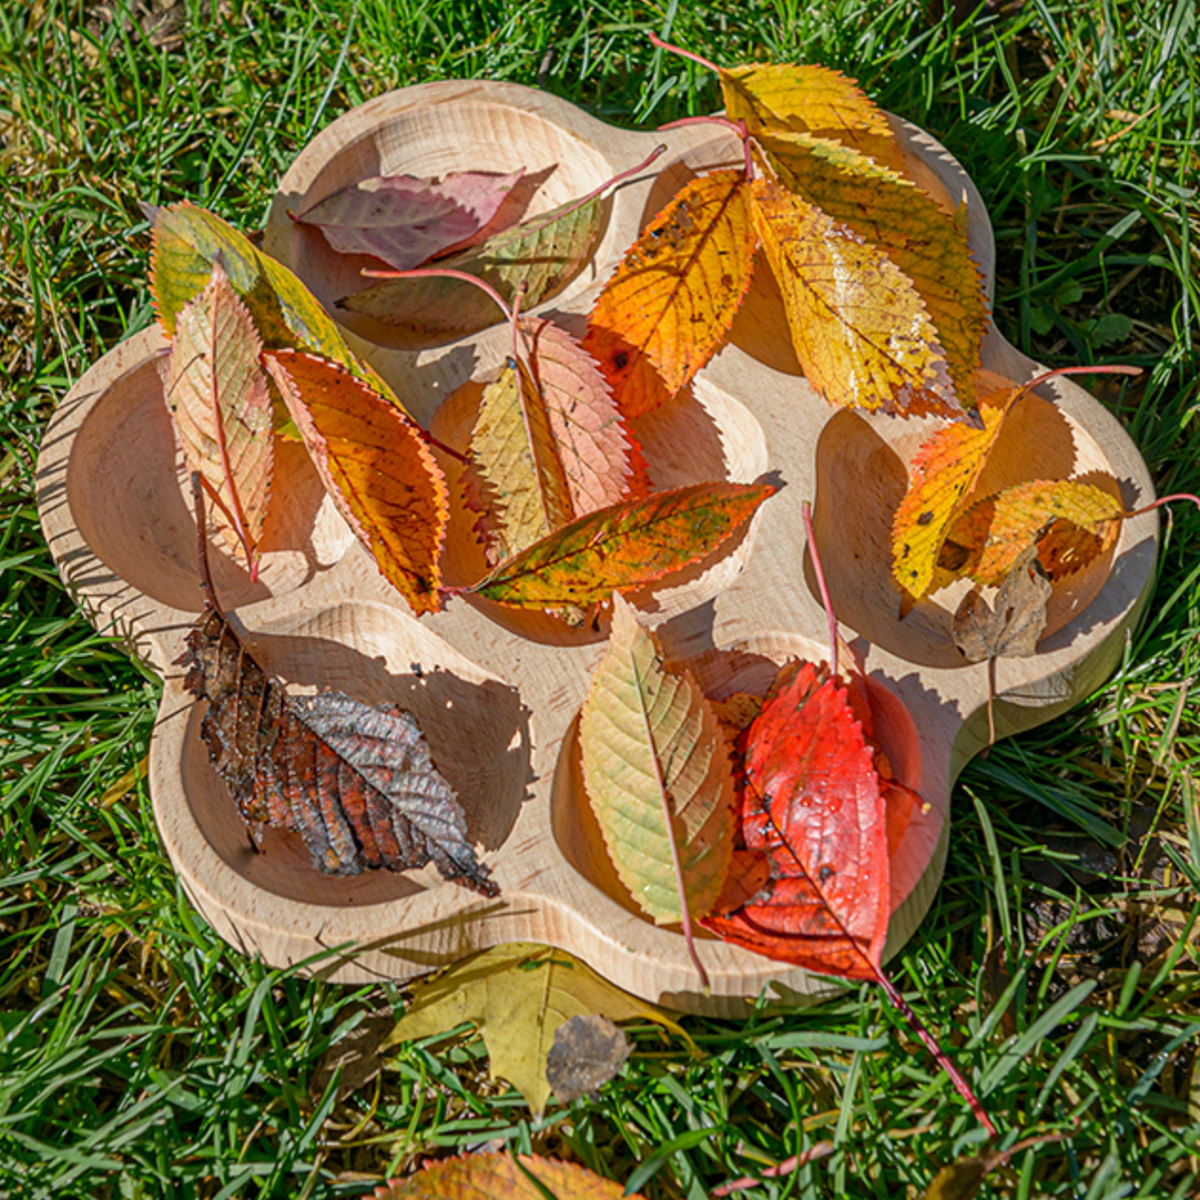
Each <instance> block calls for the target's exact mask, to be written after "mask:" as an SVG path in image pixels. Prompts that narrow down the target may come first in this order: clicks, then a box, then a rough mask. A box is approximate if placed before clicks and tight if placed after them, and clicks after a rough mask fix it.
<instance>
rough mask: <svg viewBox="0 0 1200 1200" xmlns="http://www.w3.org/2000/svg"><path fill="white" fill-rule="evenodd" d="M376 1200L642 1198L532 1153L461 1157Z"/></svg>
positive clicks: (399, 1183) (400, 1182)
mask: <svg viewBox="0 0 1200 1200" xmlns="http://www.w3.org/2000/svg"><path fill="white" fill-rule="evenodd" d="M374 1197H375V1200H547V1197H552V1200H643V1197H642V1195H641V1194H640V1193H635V1194H633V1195H629V1196H627V1195H626V1193H625V1189H624V1187H622V1186H621V1184H619V1183H614V1182H613V1181H612V1180H611V1179H604V1178H602V1177H601V1176H599V1175H596V1174H593V1173H592V1172H591V1171H589V1170H588V1169H587V1168H586V1167H581V1166H579V1164H578V1163H567V1162H559V1161H557V1160H556V1159H552V1158H539V1157H538V1156H537V1155H534V1154H520V1155H509V1154H464V1155H462V1156H460V1157H458V1158H444V1159H441V1160H440V1161H438V1162H431V1163H428V1164H426V1165H425V1166H424V1167H422V1168H421V1170H419V1171H417V1172H416V1174H414V1175H408V1176H406V1177H405V1178H403V1179H392V1180H390V1181H389V1182H388V1184H387V1186H386V1187H380V1188H376V1189H375V1192H374Z"/></svg>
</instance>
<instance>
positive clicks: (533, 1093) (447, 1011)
mask: <svg viewBox="0 0 1200 1200" xmlns="http://www.w3.org/2000/svg"><path fill="white" fill-rule="evenodd" d="M589 1013H600V1014H601V1015H603V1016H606V1017H609V1018H610V1019H611V1020H614V1021H629V1020H638V1019H641V1020H649V1021H654V1022H656V1023H657V1024H659V1025H661V1026H663V1028H665V1029H668V1030H670V1031H671V1032H672V1033H674V1034H677V1035H678V1036H680V1037H682V1038H684V1039H685V1040H688V1038H687V1035H686V1034H685V1033H684V1032H683V1030H682V1029H681V1028H680V1027H679V1025H677V1024H676V1023H675V1021H674V1020H673V1019H672V1018H671V1017H670V1016H668V1015H667V1014H666V1013H665V1012H664V1011H663V1010H662V1009H660V1008H657V1007H655V1006H654V1005H653V1004H647V1003H646V1002H645V1001H642V1000H639V999H637V998H636V997H635V996H630V995H629V994H628V993H626V992H623V991H621V990H620V989H619V988H617V987H614V986H613V985H612V984H611V983H608V982H606V981H605V980H603V979H601V978H600V976H599V975H597V974H596V973H595V972H594V971H593V970H592V969H591V968H590V967H588V966H585V965H584V964H583V963H582V962H580V961H579V959H577V958H575V957H574V956H573V955H571V954H568V953H567V952H566V951H565V950H556V949H554V948H553V947H551V946H541V945H538V944H537V943H535V942H510V943H508V944H506V945H503V946H496V947H495V948H494V949H491V950H485V951H484V952H483V953H482V954H476V955H474V956H472V957H471V958H467V959H463V960H462V961H461V962H458V963H455V964H454V965H453V966H451V967H448V968H447V969H446V970H445V971H442V972H441V973H440V974H439V975H435V976H433V977H431V978H429V979H424V980H421V981H420V982H419V983H417V984H416V985H415V987H414V989H413V1000H412V1003H411V1004H410V1005H409V1008H408V1011H407V1012H406V1013H405V1014H404V1016H403V1017H401V1018H400V1020H399V1021H398V1022H397V1023H396V1028H395V1031H394V1032H393V1033H392V1035H391V1037H389V1038H388V1040H387V1042H386V1043H385V1046H395V1045H396V1044H398V1043H399V1042H410V1041H416V1040H417V1039H418V1038H427V1037H433V1036H435V1035H436V1034H440V1033H448V1032H449V1031H450V1030H452V1029H454V1028H456V1027H457V1026H459V1025H462V1024H463V1023H464V1022H468V1021H469V1022H471V1023H472V1024H473V1025H475V1027H476V1028H477V1029H478V1030H479V1032H480V1033H481V1034H482V1035H483V1041H484V1045H485V1046H486V1047H487V1051H488V1057H489V1059H490V1063H491V1073H492V1076H493V1078H495V1077H497V1076H500V1077H502V1078H504V1079H507V1080H508V1082H509V1083H511V1084H512V1085H513V1087H515V1088H516V1089H517V1091H519V1092H520V1093H521V1095H522V1096H524V1097H525V1100H526V1102H527V1103H528V1104H529V1107H530V1109H531V1110H532V1111H533V1115H534V1116H535V1117H540V1116H541V1115H542V1113H543V1111H544V1110H545V1107H546V1101H547V1100H548V1099H549V1097H550V1083H549V1081H548V1080H547V1078H546V1055H547V1054H548V1053H549V1051H550V1047H551V1046H552V1045H553V1043H554V1034H555V1031H556V1030H557V1029H558V1027H559V1026H560V1025H562V1024H563V1023H564V1022H566V1021H568V1020H570V1019H571V1018H572V1017H577V1016H586V1015H587V1014H589Z"/></svg>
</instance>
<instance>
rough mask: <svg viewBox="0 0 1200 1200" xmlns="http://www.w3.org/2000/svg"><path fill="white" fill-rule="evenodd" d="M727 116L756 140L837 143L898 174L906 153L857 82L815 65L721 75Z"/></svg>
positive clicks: (756, 67) (755, 66) (761, 66)
mask: <svg viewBox="0 0 1200 1200" xmlns="http://www.w3.org/2000/svg"><path fill="white" fill-rule="evenodd" d="M720 78H721V91H722V94H723V95H724V97H725V113H726V115H727V116H728V117H729V118H730V120H733V121H737V120H744V121H745V122H746V126H747V128H748V129H749V131H750V132H751V133H752V134H754V136H755V137H763V136H767V135H771V134H778V133H783V132H785V131H790V132H795V133H808V134H813V135H815V136H818V137H826V138H834V139H836V140H837V141H839V142H841V143H843V144H844V145H847V146H850V147H852V148H854V149H855V150H857V151H858V153H860V154H864V155H869V156H870V157H872V158H874V159H876V160H877V161H878V162H880V163H881V164H882V165H884V166H886V167H888V168H890V169H891V170H893V171H896V172H901V173H902V172H903V171H904V153H903V151H902V150H901V149H900V146H899V145H898V144H897V142H896V139H895V136H894V135H893V133H892V130H891V126H890V125H889V124H888V121H887V117H886V116H885V114H884V113H883V112H882V111H881V110H880V109H879V108H878V107H877V106H876V105H875V104H874V103H873V102H872V101H871V100H869V99H868V98H867V96H866V94H865V93H864V92H863V91H862V90H861V89H860V88H859V87H858V85H857V84H856V83H855V81H854V80H853V79H850V78H848V77H847V76H845V75H843V74H842V73H841V72H840V71H834V70H831V69H830V68H828V67H819V66H815V65H804V66H795V65H793V64H790V63H775V64H771V63H750V64H747V65H744V66H739V67H730V68H729V69H728V70H720Z"/></svg>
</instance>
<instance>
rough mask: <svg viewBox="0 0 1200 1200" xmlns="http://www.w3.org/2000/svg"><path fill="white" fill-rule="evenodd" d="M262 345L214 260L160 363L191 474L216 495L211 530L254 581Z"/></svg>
mask: <svg viewBox="0 0 1200 1200" xmlns="http://www.w3.org/2000/svg"><path fill="white" fill-rule="evenodd" d="M261 350H262V343H261V341H260V340H259V337H258V333H257V332H256V331H255V328H254V323H253V322H252V321H251V319H250V314H249V312H247V310H246V306H245V305H244V304H242V302H241V301H240V300H239V299H238V298H237V295H236V293H235V292H234V290H233V288H231V287H230V286H229V279H228V277H227V276H226V274H225V270H224V268H223V267H222V266H221V264H220V262H219V261H218V262H216V263H214V264H213V268H212V274H211V277H210V279H209V282H208V284H207V285H206V287H205V289H204V291H203V292H201V293H200V294H199V295H198V296H196V297H195V298H194V299H192V300H189V301H188V302H187V303H186V304H185V305H184V306H183V308H182V310H181V311H180V313H179V319H178V321H177V323H176V326H175V340H174V342H173V343H172V345H171V353H170V356H169V357H168V358H166V359H164V360H162V362H161V364H160V367H161V373H162V376H163V396H164V397H165V399H166V401H167V405H168V407H169V408H170V409H171V413H172V415H173V416H174V423H175V430H176V433H177V434H178V437H179V444H180V447H181V449H182V451H183V459H184V463H185V464H186V466H187V469H188V471H189V473H190V472H192V471H198V472H199V473H200V474H201V475H202V476H203V478H204V479H205V481H206V482H207V484H208V486H209V489H210V491H211V493H212V494H213V495H214V496H215V497H216V498H217V500H218V506H219V511H220V512H221V514H222V517H223V519H222V520H219V521H218V522H217V526H216V527H217V530H218V532H219V534H220V535H221V538H222V540H223V541H224V542H225V543H226V545H227V546H229V547H230V549H237V548H239V547H240V548H242V549H243V550H244V552H245V555H246V562H247V565H248V566H249V568H250V574H251V577H252V578H256V577H257V574H258V570H257V559H256V556H255V547H256V546H257V545H258V542H259V539H260V538H261V537H262V530H263V522H264V521H265V520H266V515H267V501H268V500H269V498H270V494H271V471H272V467H273V462H274V453H273V444H272V435H271V397H270V393H269V391H268V389H267V379H266V376H265V375H264V374H263V371H262V368H261V366H260V365H259V354H260V353H261Z"/></svg>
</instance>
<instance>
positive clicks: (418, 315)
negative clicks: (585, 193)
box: [338, 196, 604, 336]
mask: <svg viewBox="0 0 1200 1200" xmlns="http://www.w3.org/2000/svg"><path fill="white" fill-rule="evenodd" d="M603 212H604V206H603V201H602V200H601V199H600V197H599V196H594V197H592V198H591V199H588V200H585V201H584V202H583V203H582V204H580V203H578V202H577V201H574V200H572V201H569V202H568V203H566V204H562V205H559V206H558V207H557V208H554V209H551V210H550V211H549V212H545V213H541V214H539V215H538V216H536V217H530V218H529V219H528V220H526V221H522V222H521V223H520V224H519V225H513V226H511V227H509V228H508V229H503V230H501V231H500V232H499V233H496V234H493V235H492V236H491V237H489V238H487V239H486V240H485V241H483V242H481V243H480V244H479V245H478V246H473V247H472V248H471V249H469V250H464V251H463V252H462V253H461V254H455V255H452V256H451V257H449V258H445V259H442V260H440V261H439V262H438V264H437V265H438V266H439V267H446V268H451V269H453V270H456V271H465V272H466V273H467V274H468V275H477V276H478V277H479V278H480V279H482V280H484V281H485V282H486V283H489V284H491V286H492V287H493V288H495V289H496V291H497V292H499V293H500V295H501V296H502V297H503V298H504V300H505V301H506V302H508V303H509V304H511V303H512V301H513V299H514V298H515V297H516V295H517V292H518V289H519V288H520V287H521V285H522V284H524V285H525V292H524V293H523V295H522V299H521V304H522V307H523V308H526V309H529V308H532V307H533V306H534V305H536V304H540V303H541V302H542V301H543V300H549V299H550V298H551V297H552V296H554V295H557V293H558V292H560V291H561V290H562V288H563V287H564V286H565V285H566V284H567V282H568V281H569V280H570V279H571V278H572V277H573V276H574V275H575V273H576V272H577V271H578V270H579V268H580V266H581V265H582V264H583V263H584V262H585V261H586V260H587V258H588V256H589V255H590V254H591V252H592V250H593V248H594V247H595V244H596V240H597V238H598V237H599V235H600V228H601V217H602V215H603ZM338 305H339V307H340V308H343V309H345V310H346V311H347V312H354V313H361V314H363V315H364V316H368V317H373V318H374V319H375V320H377V321H384V322H386V323H387V324H389V325H403V326H404V327H405V328H407V329H412V330H414V331H416V332H418V333H423V334H428V335H430V336H433V335H438V334H446V333H458V334H466V333H474V332H476V331H477V330H480V329H484V328H486V327H487V326H488V325H492V324H494V323H495V321H496V306H495V304H494V303H493V302H492V300H491V299H490V298H489V297H488V296H486V295H485V294H484V293H483V292H480V291H479V290H478V289H476V288H473V287H472V286H471V285H470V284H469V283H464V282H462V280H458V279H446V278H432V277H431V278H422V279H386V278H384V279H381V280H379V282H377V283H373V284H372V285H371V286H370V287H367V288H364V289H363V290H362V291H361V292H354V293H353V294H352V295H349V296H345V297H343V299H341V300H339V301H338Z"/></svg>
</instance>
